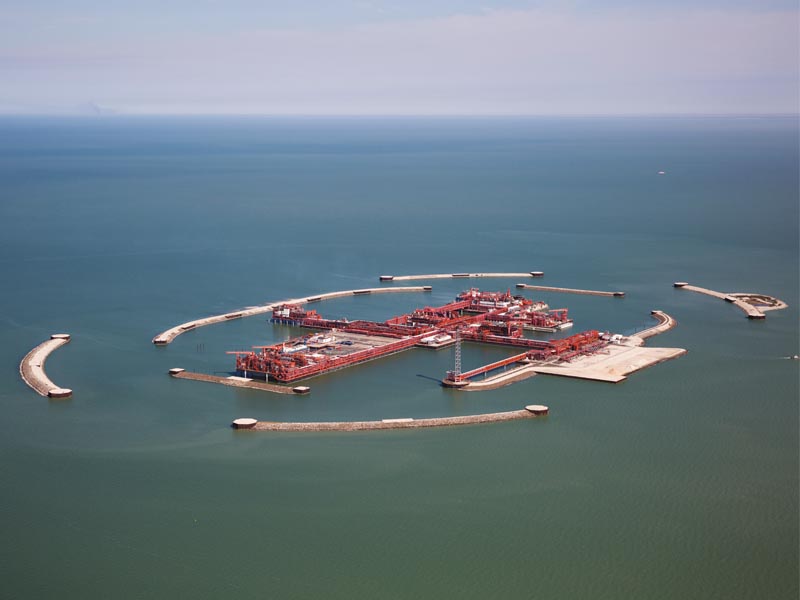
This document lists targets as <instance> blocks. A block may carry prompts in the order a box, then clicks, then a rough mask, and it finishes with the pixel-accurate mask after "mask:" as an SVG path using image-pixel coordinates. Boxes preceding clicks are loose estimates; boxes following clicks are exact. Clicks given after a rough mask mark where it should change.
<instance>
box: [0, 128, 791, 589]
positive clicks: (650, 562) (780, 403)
mask: <svg viewBox="0 0 800 600" xmlns="http://www.w3.org/2000/svg"><path fill="white" fill-rule="evenodd" d="M799 154H800V153H799V152H798V124H797V119H796V118H789V117H771V118H757V117H741V118H733V117H729V118H716V117H703V118H699V117H698V118H690V117H681V118H677V117H676V118H613V119H612V118H606V119H590V118H574V119H424V118H414V119H411V118H408V119H377V118H375V119H373V118H363V119H355V118H354V119H347V118H340V119H322V118H310V119H256V118H250V119H234V118H203V119H201V118H197V119H194V118H184V119H167V118H135V119H134V118H131V119H126V118H108V119H103V118H98V119H85V120H82V119H73V120H64V119H41V118H25V119H3V120H0V281H2V293H0V339H2V341H3V343H2V345H1V346H0V373H2V377H0V409H2V414H3V418H2V419H0V452H1V453H2V460H1V461H0V483H1V484H2V485H1V487H0V490H1V491H0V531H1V532H2V543H0V598H3V599H5V598H9V599H11V598H14V599H16V598H108V597H113V598H220V597H234V596H235V597H237V598H456V597H458V598H558V599H560V598H570V599H571V598H591V599H609V600H612V599H614V600H616V599H619V598H637V599H639V598H642V599H645V598H646V599H660V598H663V599H673V598H697V599H709V598H720V599H722V598H725V599H737V598H741V599H745V598H746V599H752V598H770V599H773V598H774V599H794V598H796V597H797V596H798V561H799V560H800V555H799V553H798V366H800V365H799V364H798V361H793V360H787V359H786V358H785V357H787V356H790V355H794V354H798V353H800V342H799V341H798V337H799V336H798V322H800V321H799V319H798V306H800V291H799V290H798V218H799V217H798V160H799V159H800V156H799ZM658 171H665V172H666V173H665V175H658ZM531 270H542V271H544V272H545V278H544V279H543V280H541V283H542V284H543V285H553V286H565V287H582V288H590V289H605V290H623V291H625V292H626V297H625V298H624V299H618V298H603V297H591V296H574V295H564V294H553V293H539V294H535V293H532V292H526V294H527V295H528V296H529V297H531V298H540V299H543V300H545V301H547V302H548V303H549V304H550V306H551V307H553V308H558V307H562V306H566V307H568V308H569V309H570V314H571V316H572V318H573V319H574V320H575V328H574V330H573V331H576V332H577V331H582V330H584V329H590V328H593V329H601V330H610V331H618V332H621V333H626V332H631V331H634V330H636V329H641V328H643V327H645V326H647V325H650V324H651V323H652V319H651V318H650V316H649V313H650V310H652V309H661V310H664V311H666V312H668V313H669V314H670V315H672V316H673V317H675V318H676V319H677V321H678V323H679V324H678V326H677V327H676V328H675V329H673V330H671V331H669V332H667V333H665V334H663V335H660V336H657V337H656V338H652V339H651V340H650V341H649V343H648V344H649V345H651V346H672V347H681V348H685V349H687V350H688V354H686V355H685V356H683V357H681V358H679V359H677V360H674V361H670V362H667V363H663V364H661V365H657V366H655V367H653V368H650V369H647V370H645V371H641V372H639V373H637V374H635V375H633V376H631V377H630V378H629V379H628V380H627V381H625V382H624V383H621V384H618V385H610V384H602V383H596V382H588V381H578V380H570V379H565V378H555V377H547V376H537V377H534V378H532V379H529V380H526V381H524V382H520V383H517V384H514V385H512V386H508V387H505V388H501V389H498V390H493V391H488V392H483V393H463V392H462V393H459V392H457V391H452V390H448V389H445V388H442V387H440V386H439V385H437V383H436V380H438V379H440V378H441V377H442V376H443V375H444V373H445V371H446V370H448V369H449V368H452V364H453V350H452V349H445V350H441V351H437V352H434V351H429V350H423V349H414V350H410V351H408V352H405V353H402V354H399V355H395V356H392V357H389V358H386V359H382V360H378V361H373V362H371V363H368V364H364V365H360V366H357V367H354V368H352V369H348V370H344V371H339V372H336V373H332V374H330V375H327V376H323V377H318V378H315V379H312V380H311V381H310V382H309V385H311V386H312V393H311V394H310V395H308V396H302V397H295V396H273V395H270V394H265V393H263V392H257V391H252V390H240V389H234V388H227V387H222V386H214V385H209V384H204V383H199V382H192V381H182V380H174V379H171V378H170V377H169V376H168V375H167V374H166V372H167V370H168V369H169V368H171V367H184V368H187V369H191V370H198V371H203V372H208V373H217V374H224V373H227V372H229V371H231V370H232V369H233V361H232V357H231V356H229V355H226V354H225V352H226V351H228V350H237V349H243V348H244V349H247V348H250V347H251V346H253V345H258V344H264V343H270V342H278V341H281V340H283V339H285V338H286V337H287V336H290V335H295V334H297V333H298V332H299V331H298V330H296V329H292V328H288V327H283V326H273V325H270V324H269V323H268V322H267V317H268V315H265V316H260V317H253V318H250V319H244V320H238V321H232V322H229V323H224V324H219V325H215V326H212V327H207V328H203V329H199V330H196V331H192V332H189V333H186V334H184V335H182V336H180V337H179V338H177V339H176V341H175V342H174V343H172V344H171V345H170V346H168V347H165V348H157V347H154V346H153V345H152V343H151V339H152V337H153V336H154V335H155V334H157V333H159V332H161V331H163V330H164V329H167V328H169V327H171V326H173V325H176V324H178V323H181V322H184V321H186V320H190V319H194V318H198V317H201V316H205V315H210V314H218V313H221V312H227V311H231V310H234V309H237V308H241V307H243V306H249V305H255V304H259V303H263V302H268V301H272V300H278V299H281V298H287V297H296V296H305V295H310V294H316V293H322V292H328V291H334V290H340V289H351V288H362V287H373V286H377V285H379V283H378V281H377V278H378V275H380V274H395V275H401V274H411V273H438V272H455V271H476V272H478V271H504V272H505V271H508V272H516V271H531ZM676 280H685V281H689V282H691V283H694V284H696V285H701V286H705V287H708V288H711V289H715V290H720V291H726V292H736V291H741V292H760V293H765V294H770V295H773V296H776V297H778V298H781V299H782V300H784V301H785V302H787V303H788V304H789V308H787V309H786V310H782V311H774V312H770V313H768V316H767V318H766V319H765V320H764V321H760V322H756V321H748V320H747V319H746V318H745V316H744V314H743V313H742V312H741V311H739V310H737V309H736V308H734V307H732V306H730V305H728V304H726V303H724V302H722V301H720V300H716V299H714V298H710V297H706V296H702V295H698V294H693V293H691V292H686V291H681V290H676V289H674V288H673V287H672V282H673V281H676ZM426 283H430V284H431V285H432V286H433V291H432V292H431V293H428V294H419V293H416V294H387V295H377V296H371V297H352V298H343V299H339V300H332V301H328V302H324V303H321V304H319V305H315V308H317V309H318V310H319V311H320V312H321V313H322V314H323V315H326V316H331V317H348V318H366V319H377V320H382V319H386V318H389V317H391V316H394V315H399V314H402V313H404V312H408V311H410V310H411V309H413V308H415V307H419V306H424V305H438V304H444V303H446V302H448V301H449V300H451V299H452V298H453V297H454V296H455V295H456V294H457V293H458V292H460V291H462V290H463V289H464V288H465V287H467V286H469V285H476V286H480V287H482V288H483V289H506V288H509V287H512V288H513V286H514V284H515V283H518V280H516V279H481V280H472V281H464V280H458V281H449V280H434V281H430V282H426ZM62 331H64V332H68V333H70V334H72V342H71V343H70V344H69V345H67V346H65V347H64V348H62V349H59V350H57V351H56V352H55V353H54V354H53V355H52V356H51V357H50V358H49V360H48V362H47V372H48V374H49V376H50V377H51V379H53V381H55V382H56V383H57V384H59V385H62V386H64V387H69V388H72V389H73V390H74V396H73V398H72V399H70V400H66V401H51V400H48V399H46V398H42V397H40V396H38V395H36V394H35V393H33V392H32V391H31V390H30V389H29V388H28V387H27V386H26V385H25V384H24V383H23V382H22V381H21V379H20V377H19V374H18V365H19V361H20V359H21V358H22V356H23V355H24V354H25V353H26V352H27V351H28V350H30V349H31V348H32V347H34V346H35V345H37V344H38V343H40V342H41V341H43V340H44V339H46V338H47V337H48V336H49V335H50V334H51V333H56V332H62ZM510 353H512V351H507V350H504V349H501V348H494V347H484V346H479V345H475V344H465V345H464V352H463V364H464V368H465V369H466V368H472V367H475V366H479V365H481V364H484V363H486V362H489V361H491V360H495V359H497V358H499V357H501V356H505V355H507V354H510ZM530 403H540V404H547V405H549V406H550V415H549V416H548V417H546V418H541V419H533V420H524V421H515V422H508V423H499V424H489V425H484V426H470V427H463V428H443V429H431V430H409V431H377V432H363V433H321V434H290V433H283V434H278V433H253V432H235V431H233V430H232V429H230V427H229V424H230V422H231V421H232V420H233V419H235V418H237V417H255V418H258V419H262V420H291V421H313V420H350V419H358V420H370V419H382V418H392V417H416V418H421V417H428V416H452V415H466V414H475V413H482V412H494V411H503V410H515V409H518V408H520V407H522V406H523V405H525V404H530Z"/></svg>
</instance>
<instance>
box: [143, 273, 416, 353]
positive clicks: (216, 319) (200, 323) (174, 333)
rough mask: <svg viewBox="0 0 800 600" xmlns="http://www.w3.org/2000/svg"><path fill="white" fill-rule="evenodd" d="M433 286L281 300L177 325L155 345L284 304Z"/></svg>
mask: <svg viewBox="0 0 800 600" xmlns="http://www.w3.org/2000/svg"><path fill="white" fill-rule="evenodd" d="M430 291H431V286H429V285H424V286H411V287H394V288H365V289H360V290H342V291H339V292H328V293H326V294H317V295H315V296H305V297H303V298H290V299H287V300H280V301H278V302H272V303H270V304H264V305H262V306H250V307H247V308H244V309H242V310H237V311H233V312H229V313H224V314H221V315H213V316H210V317H204V318H202V319H195V320H194V321H187V322H186V323H181V324H180V325H176V326H175V327H172V328H170V329H167V330H166V331H163V332H161V333H159V334H158V335H157V336H155V337H154V338H153V343H154V344H155V345H156V346H166V345H167V344H170V343H172V341H173V340H174V339H175V338H176V337H178V336H179V335H180V334H182V333H185V332H187V331H191V330H192V329H197V328H198V327H205V326H206V325H213V324H214V323H222V322H225V321H230V320H232V319H242V318H244V317H252V316H254V315H260V314H263V313H268V312H272V311H273V310H274V309H275V308H277V307H278V306H280V305H282V304H306V303H308V302H321V301H322V300H330V299H332V298H342V297H345V296H363V295H368V294H390V293H403V292H430Z"/></svg>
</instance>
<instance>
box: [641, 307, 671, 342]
mask: <svg viewBox="0 0 800 600" xmlns="http://www.w3.org/2000/svg"><path fill="white" fill-rule="evenodd" d="M650 314H651V315H652V316H653V317H654V318H656V319H658V325H654V326H653V327H650V328H649V329H645V330H644V331H640V332H639V333H637V334H636V335H635V336H631V337H632V338H639V339H641V340H642V343H644V340H646V339H647V338H650V337H653V336H654V335H658V334H659V333H664V332H665V331H669V330H670V329H672V328H673V327H675V325H677V324H678V322H677V321H676V320H675V319H673V318H672V317H671V316H669V315H668V314H667V313H665V312H664V311H663V310H652V311H650Z"/></svg>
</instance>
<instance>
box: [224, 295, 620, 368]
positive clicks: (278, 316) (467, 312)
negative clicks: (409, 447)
mask: <svg viewBox="0 0 800 600" xmlns="http://www.w3.org/2000/svg"><path fill="white" fill-rule="evenodd" d="M271 321H272V322H273V323H281V324H285V325H294V326H300V327H307V328H310V329H318V330H328V331H330V332H331V333H330V334H308V335H305V336H302V337H299V338H294V339H292V340H288V341H287V342H284V343H281V344H274V345H271V346H261V347H257V348H255V351H241V352H230V354H235V355H236V370H237V371H238V372H240V373H242V374H244V375H245V376H248V375H258V376H263V377H265V378H267V379H272V380H275V381H279V382H284V383H289V382H294V381H298V380H300V379H306V378H308V377H312V376H314V375H319V374H322V373H327V372H330V371H334V370H337V369H341V368H344V367H348V366H351V365H355V364H359V363H362V362H365V361H368V360H372V359H375V358H379V357H382V356H387V355H389V354H394V353H396V352H401V351H403V350H406V349H408V348H411V347H412V346H427V347H442V346H444V345H449V344H451V343H453V340H454V337H455V336H456V335H458V336H459V337H460V338H461V339H463V340H467V341H474V342H482V343H489V344H499V345H503V346H512V347H519V348H523V349H525V352H524V353H523V354H519V355H517V356H513V357H509V358H507V359H503V360H502V361H498V362H497V363H492V364H491V365H486V366H484V367H481V368H479V369H475V370H473V371H469V372H467V373H460V372H449V373H448V380H451V381H454V382H461V381H466V380H468V379H469V378H470V377H474V376H475V375H477V374H480V373H485V372H488V371H491V370H494V369H496V368H500V367H502V366H505V365H508V364H511V363H514V362H520V361H523V360H549V359H552V360H568V359H570V358H572V357H574V356H577V355H578V354H580V353H587V352H593V351H596V350H597V349H599V348H600V347H602V346H603V345H604V344H605V343H606V342H604V341H602V340H600V338H599V334H598V332H597V331H586V332H583V333H579V334H576V335H572V336H570V337H568V338H564V339H558V340H548V341H544V340H532V339H529V338H525V337H524V336H523V330H524V329H541V330H545V331H556V330H558V329H560V328H563V327H568V326H571V325H572V321H571V320H570V319H569V318H568V316H567V309H558V310H547V305H546V304H544V303H542V302H533V301H532V300H529V299H527V298H524V297H522V296H512V295H511V292H510V291H506V292H482V291H480V290H478V289H475V288H473V289H470V290H468V291H466V292H463V293H462V294H459V295H458V297H457V298H456V300H455V302H451V303H449V304H445V305H444V306H438V307H425V308H420V309H416V310H414V311H412V312H411V313H408V314H405V315H401V316H398V317H394V318H392V319H388V320H386V321H384V322H382V323H378V322H373V321H360V320H359V321H349V320H347V319H326V318H324V317H322V316H321V315H320V314H319V313H318V312H317V311H316V310H313V309H305V308H303V307H302V306H300V305H297V304H284V305H281V306H279V307H277V308H275V309H274V311H273V313H272V319H271ZM501 363H502V364H501Z"/></svg>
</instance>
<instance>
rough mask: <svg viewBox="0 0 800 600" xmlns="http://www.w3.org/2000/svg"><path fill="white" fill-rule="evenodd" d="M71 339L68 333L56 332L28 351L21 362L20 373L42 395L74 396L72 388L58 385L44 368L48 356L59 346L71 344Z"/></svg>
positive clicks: (56, 396)
mask: <svg viewBox="0 0 800 600" xmlns="http://www.w3.org/2000/svg"><path fill="white" fill-rule="evenodd" d="M70 339H71V338H70V335H69V334H68V333H54V334H53V335H51V336H50V339H49V340H47V341H45V342H42V343H41V344H39V345H38V346H36V347H35V348H34V349H33V350H31V351H30V352H28V353H27V354H26V355H25V357H24V358H23V359H22V362H20V364H19V374H20V376H21V377H22V380H23V381H24V382H25V383H27V384H28V385H29V386H30V387H31V388H32V389H33V391H35V392H36V393H37V394H39V395H40V396H47V397H49V398H69V397H70V396H72V390H71V389H69V388H63V387H59V386H57V385H56V384H55V383H53V382H52V381H50V379H49V378H48V377H47V373H45V370H44V363H45V361H46V360H47V357H48V356H50V354H51V353H52V352H53V351H54V350H56V349H57V348H60V347H61V346H64V345H65V344H69V342H70Z"/></svg>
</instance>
